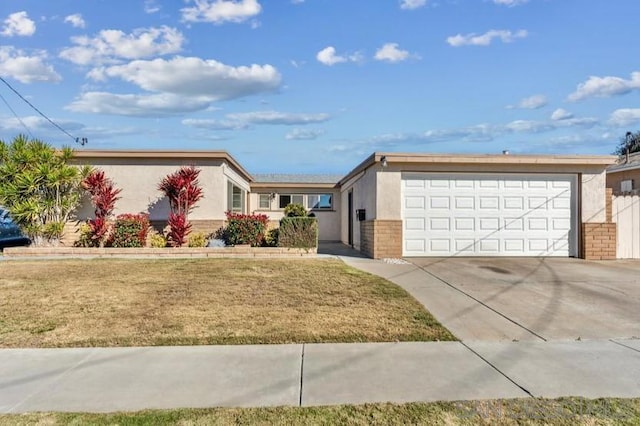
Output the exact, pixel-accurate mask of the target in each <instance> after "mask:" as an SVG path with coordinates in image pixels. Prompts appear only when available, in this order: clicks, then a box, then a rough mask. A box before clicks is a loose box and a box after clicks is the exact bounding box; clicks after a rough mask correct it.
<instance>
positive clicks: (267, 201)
mask: <svg viewBox="0 0 640 426" xmlns="http://www.w3.org/2000/svg"><path fill="white" fill-rule="evenodd" d="M259 198H260V200H259V204H258V206H259V207H260V209H263V210H266V209H270V208H271V194H260V195H259Z"/></svg>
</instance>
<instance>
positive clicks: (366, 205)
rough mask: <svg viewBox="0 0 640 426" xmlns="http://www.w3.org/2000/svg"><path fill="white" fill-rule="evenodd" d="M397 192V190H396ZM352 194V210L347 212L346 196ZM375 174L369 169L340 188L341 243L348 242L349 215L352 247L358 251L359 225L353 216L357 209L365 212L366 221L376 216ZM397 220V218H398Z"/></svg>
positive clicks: (373, 170) (372, 169)
mask: <svg viewBox="0 0 640 426" xmlns="http://www.w3.org/2000/svg"><path fill="white" fill-rule="evenodd" d="M398 190H399V189H398ZM350 191H352V192H353V209H352V211H349V207H348V194H349V192H350ZM377 192H378V191H377V174H376V171H375V169H374V168H369V169H367V170H365V171H364V172H363V173H360V174H359V175H358V176H356V177H354V179H351V180H350V181H348V182H346V183H345V184H344V185H343V186H342V188H341V197H340V198H341V201H342V205H343V206H344V207H343V209H342V215H341V218H342V220H341V222H342V226H341V228H342V229H341V233H340V234H341V241H342V242H343V243H345V244H348V242H349V215H350V214H351V215H353V245H354V247H355V248H356V249H358V250H360V223H359V222H358V219H357V217H356V215H355V211H356V210H359V209H365V210H366V219H367V220H372V219H375V218H376V214H377V206H378V204H377V201H376V200H377ZM398 218H399V217H398Z"/></svg>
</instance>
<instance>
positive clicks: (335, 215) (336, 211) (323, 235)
mask: <svg viewBox="0 0 640 426" xmlns="http://www.w3.org/2000/svg"><path fill="white" fill-rule="evenodd" d="M260 194H274V197H273V198H272V199H271V203H270V207H269V208H268V209H261V208H260ZM280 194H287V195H288V194H302V195H304V194H331V195H332V208H331V210H321V209H314V210H310V211H309V213H313V214H315V216H316V218H317V220H318V239H319V240H320V241H340V217H341V210H342V203H341V199H340V191H339V190H337V189H326V188H281V187H272V188H254V189H253V192H252V193H251V194H250V196H249V203H250V204H249V208H250V211H251V212H252V213H256V214H257V213H259V214H266V215H267V216H269V220H271V221H279V220H280V219H282V218H283V217H284V209H280V208H279V202H278V196H279V195H280Z"/></svg>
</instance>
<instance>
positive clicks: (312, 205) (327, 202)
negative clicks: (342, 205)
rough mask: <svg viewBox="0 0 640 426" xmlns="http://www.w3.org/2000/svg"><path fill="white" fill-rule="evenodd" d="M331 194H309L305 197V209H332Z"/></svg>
mask: <svg viewBox="0 0 640 426" xmlns="http://www.w3.org/2000/svg"><path fill="white" fill-rule="evenodd" d="M332 198H333V197H332V196H331V194H309V195H307V208H309V209H314V210H318V209H330V208H331V207H332V205H331V200H332Z"/></svg>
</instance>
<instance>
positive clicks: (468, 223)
mask: <svg viewBox="0 0 640 426" xmlns="http://www.w3.org/2000/svg"><path fill="white" fill-rule="evenodd" d="M455 229H456V230H458V231H475V229H476V221H475V219H474V218H472V217H457V218H455Z"/></svg>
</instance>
